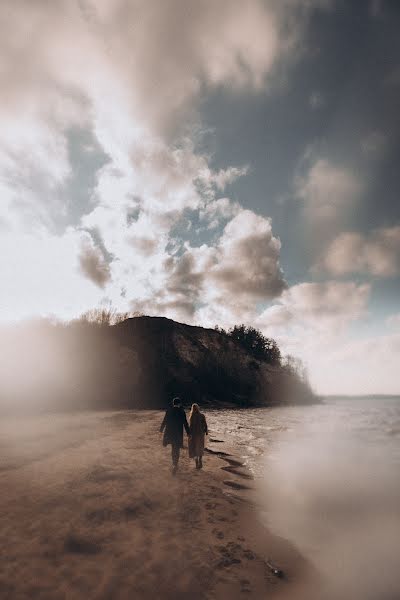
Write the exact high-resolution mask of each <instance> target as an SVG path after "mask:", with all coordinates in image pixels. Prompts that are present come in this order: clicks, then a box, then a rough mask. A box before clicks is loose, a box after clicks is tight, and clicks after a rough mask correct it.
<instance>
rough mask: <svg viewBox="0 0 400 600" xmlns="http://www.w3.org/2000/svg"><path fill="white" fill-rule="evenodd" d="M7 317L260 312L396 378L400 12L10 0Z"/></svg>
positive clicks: (1, 103)
mask: <svg viewBox="0 0 400 600" xmlns="http://www.w3.org/2000/svg"><path fill="white" fill-rule="evenodd" d="M0 14H1V18H0V90H1V91H0V131H1V136H0V277H1V288H2V293H1V297H0V319H1V320H2V321H6V322H9V321H18V320H20V319H26V318H31V317H56V318H58V319H62V320H68V319H72V318H74V317H76V316H78V315H80V314H81V313H83V312H85V311H87V310H89V309H91V308H94V307H112V308H113V309H115V310H118V311H129V312H131V313H134V314H146V315H161V316H166V317H169V318H172V319H175V320H178V321H181V322H185V323H189V324H197V325H202V326H205V327H214V326H215V325H219V326H222V327H231V326H233V325H234V324H238V323H245V324H247V325H252V326H254V327H257V328H258V329H260V330H261V331H262V332H263V333H264V334H265V335H267V336H269V337H274V338H275V339H276V340H277V341H278V343H279V345H280V347H281V350H282V352H283V353H284V354H293V355H296V356H298V357H300V358H302V360H303V361H304V363H305V364H306V366H307V369H308V373H309V377H310V381H311V383H312V385H313V387H314V389H315V390H316V391H317V392H319V393H323V394H326V393H331V394H339V393H342V394H368V393H388V394H390V393H393V394H396V393H397V394H399V393H400V380H399V378H398V365H399V364H400V305H399V301H398V298H399V291H400V202H399V188H400V186H399V183H400V172H399V169H398V157H399V150H400V119H399V117H398V112H399V110H398V108H399V103H400V102H399V101H400V37H399V36H398V31H399V25H400V6H399V4H398V2H397V1H395V0H393V1H389V0H387V1H385V0H382V1H378V0H371V1H368V0H360V1H357V0H355V1H354V2H347V1H346V0H246V2H243V1H242V0H218V2H215V1H214V0H202V1H195V0H130V1H128V0H54V1H53V2H47V1H45V0H36V1H35V2H31V1H28V0H26V1H25V0H2V2H1V6H0Z"/></svg>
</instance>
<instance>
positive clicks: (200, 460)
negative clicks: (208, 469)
mask: <svg viewBox="0 0 400 600" xmlns="http://www.w3.org/2000/svg"><path fill="white" fill-rule="evenodd" d="M202 468H203V457H202V456H199V469H202Z"/></svg>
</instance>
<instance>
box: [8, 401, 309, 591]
mask: <svg viewBox="0 0 400 600" xmlns="http://www.w3.org/2000/svg"><path fill="white" fill-rule="evenodd" d="M161 418H162V413H160V412H150V411H149V412H141V413H138V412H118V413H105V412H103V413H80V414H54V415H48V414H47V415H41V416H36V417H26V418H25V417H10V418H9V417H7V418H4V419H3V420H2V423H1V432H0V434H1V437H0V439H1V453H0V454H1V456H0V483H1V490H2V494H1V499H0V503H1V507H0V519H1V527H0V532H1V533H0V535H1V538H0V552H1V561H0V596H1V598H10V599H11V598H12V599H14V598H21V599H23V598H30V599H32V598H41V599H42V598H43V599H52V600H54V599H55V598H73V599H74V600H75V599H76V600H79V599H81V598H86V599H88V598H93V599H99V600H100V599H106V598H107V599H111V598H112V599H119V598H120V599H128V598H129V599H132V598H135V599H140V598H144V599H146V598H154V597H157V598H166V599H169V598H171V599H172V598H174V599H178V600H179V599H183V598H191V599H197V598H199V599H200V598H210V599H211V598H236V597H237V598H243V597H248V598H257V600H259V599H260V598H262V597H266V595H268V597H269V596H275V594H277V595H278V596H279V597H281V593H284V596H285V597H290V595H289V596H286V593H289V592H290V589H291V585H290V580H293V581H297V579H298V578H300V576H301V575H302V574H303V573H305V571H306V563H305V561H304V560H303V559H302V558H301V557H300V556H299V555H298V553H297V552H296V551H294V550H293V549H292V548H291V547H290V545H289V544H288V543H287V542H285V541H284V540H281V539H279V538H276V537H274V536H272V535H271V534H269V533H268V532H267V531H266V530H263V529H261V528H260V524H259V522H258V520H257V517H256V511H255V509H254V506H253V505H252V503H251V502H250V499H251V492H249V491H245V490H239V491H237V490H234V489H232V488H231V487H229V486H228V485H226V483H224V482H227V481H228V482H229V481H230V482H232V481H233V482H234V485H237V484H238V483H239V484H245V485H248V484H249V483H250V487H251V485H252V481H251V480H249V479H246V478H244V477H241V476H240V474H241V475H246V471H245V470H244V469H243V468H241V467H240V466H237V467H236V469H234V472H232V471H229V470H228V471H227V470H223V469H222V468H221V467H223V466H225V467H227V466H228V467H229V466H232V465H229V463H228V462H227V461H226V460H223V458H221V457H219V456H217V455H215V454H214V455H213V454H207V455H206V456H205V460H204V463H205V467H204V470H203V471H196V470H195V469H194V466H193V463H192V462H189V459H188V457H187V451H186V450H184V451H183V457H182V459H181V463H180V470H179V472H178V475H177V476H176V477H175V478H174V477H172V476H171V473H170V449H169V448H168V449H164V448H162V446H161V436H160V434H159V432H158V429H159V425H160V421H161ZM212 434H213V432H211V435H212ZM210 446H211V447H213V448H214V449H216V450H218V449H219V448H220V447H223V446H224V445H223V444H217V443H214V444H213V443H210ZM225 459H226V457H225ZM266 556H271V557H273V558H274V559H275V560H276V561H277V562H278V563H279V564H283V565H285V568H286V569H287V573H288V575H289V578H288V580H280V579H277V578H276V577H274V576H273V575H272V574H271V573H270V571H269V570H268V568H267V566H266V563H265V557H266Z"/></svg>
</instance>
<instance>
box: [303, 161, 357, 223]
mask: <svg viewBox="0 0 400 600" xmlns="http://www.w3.org/2000/svg"><path fill="white" fill-rule="evenodd" d="M295 187H296V193H297V195H298V197H299V198H301V199H302V200H303V201H304V207H305V212H306V215H307V217H308V218H309V219H310V220H311V221H312V222H314V223H315V222H320V223H324V222H325V223H326V222H328V223H331V222H336V221H337V220H338V218H340V217H341V216H342V213H343V212H344V211H346V210H348V209H349V208H352V207H353V205H354V202H355V200H356V199H357V198H358V196H359V194H360V192H361V190H362V185H361V182H360V181H359V179H358V178H357V176H356V175H355V173H353V172H352V171H351V170H350V169H348V168H346V167H342V166H338V165H335V164H333V163H332V162H331V161H329V160H326V159H321V158H319V159H317V160H315V161H313V162H312V164H311V166H310V167H309V169H308V170H307V172H306V174H305V175H304V176H302V177H297V179H296V181H295Z"/></svg>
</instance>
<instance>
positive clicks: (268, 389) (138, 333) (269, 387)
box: [112, 317, 315, 407]
mask: <svg viewBox="0 0 400 600" xmlns="http://www.w3.org/2000/svg"><path fill="white" fill-rule="evenodd" d="M112 330H113V335H114V336H115V337H116V339H118V340H119V342H120V344H121V346H122V347H125V348H126V349H128V350H129V351H130V352H131V353H132V365H135V366H134V367H133V368H134V369H135V371H136V372H137V379H136V382H135V385H134V387H133V389H132V403H133V404H134V405H143V406H147V407H159V406H165V405H166V404H167V403H168V402H169V401H170V399H171V398H172V397H173V396H176V395H179V396H181V397H182V398H183V399H184V400H185V401H186V402H188V403H190V402H199V403H201V404H203V405H204V404H211V405H234V406H255V405H271V404H281V403H309V402H312V401H314V400H315V397H314V396H313V394H312V392H311V390H310V388H309V387H308V386H307V385H306V384H304V383H303V382H302V381H300V380H299V378H297V377H296V376H294V375H292V374H290V373H289V372H288V371H286V370H285V369H282V368H281V367H272V366H270V365H267V364H265V363H263V362H261V361H258V360H256V359H254V358H253V357H252V356H251V355H250V354H248V353H247V352H246V351H245V350H244V349H243V348H242V347H241V346H240V345H239V344H237V343H235V342H234V341H233V340H232V339H231V338H230V337H229V336H227V335H225V334H223V333H220V332H218V331H215V330H213V329H204V328H202V327H193V326H190V325H185V324H182V323H177V322H175V321H172V320H170V319H166V318H163V317H136V318H133V319H128V320H126V321H124V322H123V323H120V324H118V325H116V326H114V327H113V328H112Z"/></svg>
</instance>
